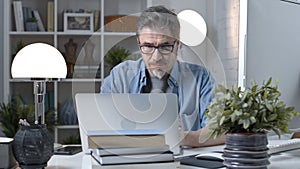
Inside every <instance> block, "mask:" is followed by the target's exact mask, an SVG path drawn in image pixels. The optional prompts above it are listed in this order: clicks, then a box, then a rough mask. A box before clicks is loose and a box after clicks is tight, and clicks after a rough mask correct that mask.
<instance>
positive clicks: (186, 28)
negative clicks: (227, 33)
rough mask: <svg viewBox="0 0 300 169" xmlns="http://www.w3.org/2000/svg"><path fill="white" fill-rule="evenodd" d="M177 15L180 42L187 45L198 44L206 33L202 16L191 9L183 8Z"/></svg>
mask: <svg viewBox="0 0 300 169" xmlns="http://www.w3.org/2000/svg"><path fill="white" fill-rule="evenodd" d="M177 16H178V18H179V22H180V26H181V30H180V39H181V42H182V43H184V44H186V45H188V46H197V45H200V44H201V43H202V42H203V41H204V39H205V37H206V34H207V27H206V23H205V20H204V19H203V17H202V16H201V15H200V14H199V13H198V12H196V11H193V10H183V11H181V12H179V14H178V15H177Z"/></svg>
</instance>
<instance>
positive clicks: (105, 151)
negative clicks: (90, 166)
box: [94, 145, 170, 156]
mask: <svg viewBox="0 0 300 169" xmlns="http://www.w3.org/2000/svg"><path fill="white" fill-rule="evenodd" d="M167 151H170V147H169V145H164V146H149V147H114V148H98V149H95V151H94V153H95V154H96V155H99V156H105V155H116V154H117V155H126V154H145V153H164V152H167Z"/></svg>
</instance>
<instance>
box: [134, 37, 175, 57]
mask: <svg viewBox="0 0 300 169" xmlns="http://www.w3.org/2000/svg"><path fill="white" fill-rule="evenodd" d="M175 43H176V40H175V41H174V43H173V44H160V45H158V46H153V45H148V44H145V45H141V44H139V47H140V49H141V52H142V53H143V54H153V53H154V51H155V49H157V50H158V51H159V53H161V54H163V55H167V54H170V53H172V52H173V49H174V46H175Z"/></svg>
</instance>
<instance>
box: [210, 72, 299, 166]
mask: <svg viewBox="0 0 300 169" xmlns="http://www.w3.org/2000/svg"><path fill="white" fill-rule="evenodd" d="M271 83H272V78H269V79H268V81H267V82H264V83H263V85H261V86H258V85H257V84H256V83H254V84H253V85H252V86H251V87H249V88H246V89H244V90H242V88H241V87H237V86H236V85H234V86H232V87H231V88H226V87H225V86H224V85H218V86H217V87H216V89H215V90H214V98H213V99H212V102H211V104H210V105H209V106H208V108H207V110H206V112H205V115H206V117H207V119H208V120H207V121H208V122H207V126H208V129H209V132H208V137H210V138H216V137H218V136H221V135H223V134H225V135H226V142H225V145H226V147H225V149H224V155H223V156H224V159H225V161H224V164H225V165H226V166H227V167H229V168H232V167H238V168H245V167H249V166H251V168H253V166H254V167H255V166H257V167H258V168H264V167H266V166H267V165H268V164H269V161H268V153H267V144H268V141H267V136H266V132H268V131H274V132H275V133H276V134H277V135H278V136H279V137H280V133H287V132H289V129H288V123H289V122H290V120H291V119H292V118H293V117H295V116H296V115H297V114H298V112H294V107H287V106H286V105H285V103H284V102H283V101H281V100H280V95H281V93H280V91H279V90H278V81H276V84H275V86H273V85H272V84H271ZM254 159H255V160H254Z"/></svg>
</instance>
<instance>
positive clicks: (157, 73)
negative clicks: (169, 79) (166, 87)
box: [150, 69, 167, 79]
mask: <svg viewBox="0 0 300 169" xmlns="http://www.w3.org/2000/svg"><path fill="white" fill-rule="evenodd" d="M150 71H151V73H152V75H154V76H155V77H156V78H158V79H162V78H163V77H164V76H165V74H166V73H167V72H165V71H163V70H161V69H154V70H150Z"/></svg>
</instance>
